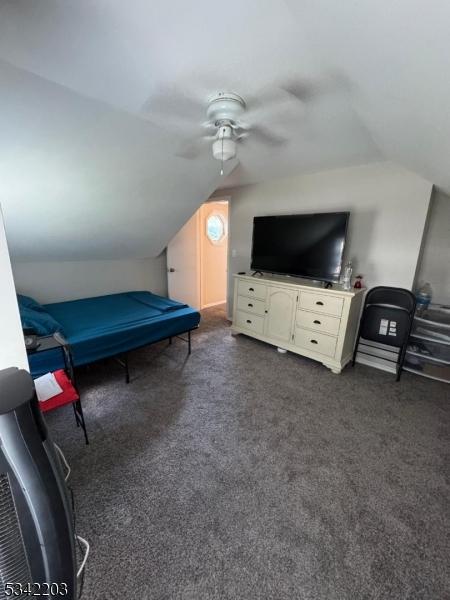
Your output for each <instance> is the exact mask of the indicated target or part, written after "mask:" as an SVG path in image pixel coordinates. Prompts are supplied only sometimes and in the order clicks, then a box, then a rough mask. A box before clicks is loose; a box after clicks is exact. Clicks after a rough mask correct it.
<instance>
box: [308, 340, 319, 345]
mask: <svg viewBox="0 0 450 600" xmlns="http://www.w3.org/2000/svg"><path fill="white" fill-rule="evenodd" d="M309 341H310V342H311V344H318V343H319V342H318V341H317V340H309Z"/></svg>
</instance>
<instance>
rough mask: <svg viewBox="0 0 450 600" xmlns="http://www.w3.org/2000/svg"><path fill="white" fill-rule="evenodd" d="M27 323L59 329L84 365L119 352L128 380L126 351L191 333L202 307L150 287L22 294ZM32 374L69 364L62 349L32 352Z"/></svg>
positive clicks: (44, 330)
mask: <svg viewBox="0 0 450 600" xmlns="http://www.w3.org/2000/svg"><path fill="white" fill-rule="evenodd" d="M18 300H19V309H20V313H21V318H22V325H23V327H24V328H27V329H34V330H35V331H36V333H37V334H38V335H48V334H52V333H54V332H56V331H59V332H60V333H61V334H62V335H63V336H64V338H65V339H66V340H67V342H68V343H69V345H70V348H71V352H72V358H73V363H74V365H75V366H81V365H86V364H90V363H93V362H96V361H98V360H101V359H104V358H109V357H115V358H118V359H119V360H120V361H121V364H122V366H123V367H124V368H125V372H126V380H127V383H128V381H129V373H128V360H127V353H128V352H129V351H130V350H135V349H137V348H141V347H143V346H146V345H148V344H153V343H154V342H159V341H161V340H164V339H169V340H170V341H171V339H172V338H173V337H179V336H181V335H183V334H187V339H185V338H182V339H185V341H187V343H188V352H189V353H190V352H191V331H192V330H193V329H196V328H197V327H198V324H199V322H200V313H199V312H198V311H197V310H194V309H193V308H191V307H189V306H187V305H186V304H181V303H179V302H175V301H173V300H170V299H169V298H164V297H162V296H157V295H155V294H152V293H150V292H145V291H133V292H125V293H121V294H111V295H108V296H98V297H94V298H83V299H81V300H70V301H68V302H57V303H55V304H45V305H40V304H38V303H37V302H35V301H34V300H33V299H31V298H28V297H26V296H18ZM29 362H30V369H31V373H32V375H33V377H37V376H39V375H42V374H43V373H46V372H48V371H56V370H57V369H61V368H63V367H64V365H63V364H62V356H61V353H60V352H58V351H55V352H54V353H53V352H52V351H49V352H45V353H37V354H35V355H33V354H30V355H29Z"/></svg>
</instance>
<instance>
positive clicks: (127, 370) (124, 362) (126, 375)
mask: <svg viewBox="0 0 450 600" xmlns="http://www.w3.org/2000/svg"><path fill="white" fill-rule="evenodd" d="M123 364H124V367H125V382H126V383H130V370H129V368H128V354H125V356H124V357H123Z"/></svg>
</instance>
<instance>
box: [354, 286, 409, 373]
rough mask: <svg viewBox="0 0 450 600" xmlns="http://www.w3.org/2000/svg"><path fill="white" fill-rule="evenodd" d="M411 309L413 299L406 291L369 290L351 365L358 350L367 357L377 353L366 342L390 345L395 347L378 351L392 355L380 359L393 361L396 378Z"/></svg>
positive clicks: (400, 368) (398, 289)
mask: <svg viewBox="0 0 450 600" xmlns="http://www.w3.org/2000/svg"><path fill="white" fill-rule="evenodd" d="M415 310H416V299H415V297H414V295H413V294H412V292H410V291H409V290H405V289H403V288H395V287H385V286H379V287H375V288H372V289H371V290H369V291H368V292H367V295H366V299H365V301H364V307H363V312H362V315H361V321H360V323H359V329H358V336H357V338H356V344H355V350H354V352H353V361H352V365H354V364H355V360H356V355H357V353H358V352H360V353H361V354H367V355H368V356H377V354H375V353H374V352H373V350H374V349H375V350H376V349H377V346H373V345H371V344H369V343H368V342H377V343H379V344H383V345H384V346H392V347H393V348H397V350H391V351H389V350H386V349H384V348H382V350H383V351H384V352H391V353H392V355H393V356H396V358H384V357H382V358H383V360H386V361H388V362H394V363H396V381H399V380H400V376H401V373H402V369H403V364H404V362H405V356H406V349H407V347H408V339H409V335H410V333H411V327H412V324H413V319H414V312H415ZM360 346H361V347H362V348H360ZM370 349H372V351H370ZM378 349H380V348H378ZM378 357H379V355H378ZM379 358H380V357H379Z"/></svg>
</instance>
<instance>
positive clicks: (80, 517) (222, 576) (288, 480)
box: [49, 309, 450, 600]
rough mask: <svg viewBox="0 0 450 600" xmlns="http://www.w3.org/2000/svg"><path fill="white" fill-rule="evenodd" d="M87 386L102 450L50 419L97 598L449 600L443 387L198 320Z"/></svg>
mask: <svg viewBox="0 0 450 600" xmlns="http://www.w3.org/2000/svg"><path fill="white" fill-rule="evenodd" d="M130 358H131V361H130V362H131V367H132V383H131V384H130V385H128V386H127V385H125V383H124V381H123V373H122V371H121V369H120V367H118V365H116V364H115V363H114V362H112V361H111V362H107V363H105V364H104V365H98V366H95V367H92V368H91V369H90V370H85V371H80V374H79V378H80V383H81V387H82V391H83V404H84V409H85V413H86V418H87V422H88V427H89V435H90V438H91V445H90V446H89V447H86V446H85V445H84V443H83V439H82V435H81V432H80V431H79V430H77V429H76V428H75V426H74V423H73V414H72V413H71V411H70V409H69V408H67V409H62V410H60V411H56V412H55V413H53V414H51V415H50V416H49V425H50V427H51V429H52V431H53V432H54V437H55V439H56V441H58V442H59V443H60V445H61V446H62V448H63V449H64V450H65V452H66V454H67V458H68V459H69V461H70V463H71V466H72V468H73V476H72V477H71V481H72V485H73V488H74V490H75V493H76V500H77V507H78V510H77V521H78V530H79V533H80V534H81V535H83V536H84V537H86V538H88V539H89V541H90V542H91V546H92V550H91V556H90V559H89V562H88V566H87V574H86V581H85V592H84V595H83V597H84V598H86V599H88V600H110V599H111V600H116V599H117V600H119V599H120V600H123V599H124V598H133V599H134V598H136V599H144V600H147V599H149V600H150V599H157V600H163V599H164V600H172V599H177V600H178V599H180V600H181V599H183V600H203V599H204V600H209V599H227V600H228V599H229V600H237V599H242V600H254V599H255V600H258V599H261V600H262V599H264V600H265V599H269V598H270V599H274V600H292V599H301V600H309V599H314V600H317V599H324V600H325V599H326V600H331V599H339V600H345V599H351V600H360V599H395V600H399V599H413V598H414V599H416V598H421V599H427V600H441V599H444V598H450V596H449V595H448V592H447V591H446V590H449V589H450V579H449V562H448V558H449V535H448V534H449V528H448V525H449V479H448V475H449V471H448V464H449V463H448V450H449V445H448V441H449V437H448V429H449V428H448V425H449V409H450V405H449V394H448V392H449V388H448V387H446V386H445V385H444V384H439V383H437V382H433V381H429V380H425V379H423V378H420V377H416V376H414V375H411V374H408V373H405V374H404V378H403V380H402V381H401V382H400V383H399V384H396V383H395V382H394V378H393V376H392V375H390V374H388V373H383V372H381V371H378V370H375V369H372V368H369V367H363V366H358V365H357V366H356V367H355V368H354V369H351V368H347V369H345V371H344V372H343V373H342V374H341V375H333V374H331V373H330V372H329V371H328V370H327V369H325V368H324V367H323V366H321V365H319V364H317V363H315V362H312V361H309V360H307V359H304V358H301V357H297V356H294V355H292V354H287V355H281V354H278V353H277V352H276V350H275V349H274V348H273V347H271V346H268V345H266V344H263V343H259V342H257V341H255V340H252V339H250V338H246V337H244V336H238V337H236V338H234V337H232V336H231V335H230V331H229V326H228V324H227V322H226V321H225V318H224V313H223V311H221V310H218V309H210V310H208V311H205V313H204V320H203V323H202V326H201V329H200V330H199V331H198V332H196V334H195V338H194V344H193V354H192V355H191V357H190V358H189V359H188V360H186V347H185V344H184V343H183V342H181V341H179V340H177V341H176V342H174V344H173V345H172V346H170V347H169V346H167V342H164V343H161V344H158V345H156V346H153V347H151V348H149V349H144V350H141V351H137V352H135V353H133V354H132V355H131V357H130Z"/></svg>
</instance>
